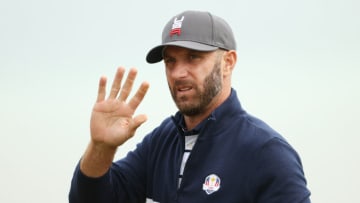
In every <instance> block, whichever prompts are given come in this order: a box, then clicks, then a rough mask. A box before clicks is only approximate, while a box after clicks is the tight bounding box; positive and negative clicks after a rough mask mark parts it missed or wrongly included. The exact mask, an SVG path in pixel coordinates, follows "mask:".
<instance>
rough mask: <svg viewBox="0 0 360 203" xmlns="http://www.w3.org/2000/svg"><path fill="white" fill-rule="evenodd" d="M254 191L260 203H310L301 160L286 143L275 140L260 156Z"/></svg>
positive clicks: (256, 169) (269, 143) (266, 146)
mask: <svg viewBox="0 0 360 203" xmlns="http://www.w3.org/2000/svg"><path fill="white" fill-rule="evenodd" d="M258 156H259V157H258V158H259V159H257V160H258V161H257V163H256V168H255V171H256V173H255V177H254V181H253V183H254V187H253V189H254V190H255V191H254V194H256V195H255V197H254V199H255V200H256V201H255V202H257V203H289V202H292V203H310V199H309V196H310V191H309V190H308V189H307V186H306V179H305V176H304V172H303V169H302V164H301V160H300V157H299V156H298V154H297V153H296V151H295V150H294V149H293V148H292V147H291V146H290V145H289V144H288V143H287V142H286V141H284V140H282V139H279V138H273V139H271V140H270V141H268V142H267V143H266V144H264V145H263V146H262V148H261V149H260V150H259V153H258Z"/></svg>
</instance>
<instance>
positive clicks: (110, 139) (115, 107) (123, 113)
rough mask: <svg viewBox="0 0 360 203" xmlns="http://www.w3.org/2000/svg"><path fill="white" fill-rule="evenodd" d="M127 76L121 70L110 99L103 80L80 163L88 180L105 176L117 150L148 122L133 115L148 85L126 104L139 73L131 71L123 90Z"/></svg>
mask: <svg viewBox="0 0 360 203" xmlns="http://www.w3.org/2000/svg"><path fill="white" fill-rule="evenodd" d="M124 73H125V69H124V68H123V67H120V68H118V70H117V72H116V74H115V78H114V81H113V84H112V87H111V91H110V94H109V96H108V97H107V98H106V91H105V90H106V78H105V77H101V79H100V82H99V90H98V97H97V100H96V103H95V105H94V108H93V111H92V114H91V120H90V132H91V141H90V143H89V146H88V148H87V149H86V151H85V154H84V156H83V158H82V160H81V162H80V169H81V171H82V172H83V173H84V174H85V175H87V176H90V177H99V176H101V175H103V174H104V173H106V171H107V170H108V169H109V167H110V165H111V163H112V161H113V158H114V154H115V152H116V149H117V147H118V146H120V145H121V144H123V143H124V142H126V141H127V140H128V139H129V138H131V137H132V136H133V135H134V134H135V131H136V129H137V128H138V127H139V126H140V125H141V124H142V123H144V122H145V121H146V116H145V115H138V116H134V113H135V110H136V109H137V107H138V106H139V104H140V103H141V101H142V100H143V98H144V96H145V94H146V92H147V90H148V88H149V84H148V83H147V82H143V83H142V84H141V85H140V87H139V89H138V90H137V92H136V93H135V95H134V96H133V97H132V98H131V99H130V100H128V101H127V98H128V96H129V94H130V92H131V89H132V86H133V83H134V80H135V78H136V74H137V70H136V69H135V68H132V69H130V71H129V73H128V76H127V78H126V81H125V82H124V84H123V86H121V82H122V79H123V76H124Z"/></svg>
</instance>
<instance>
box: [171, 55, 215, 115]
mask: <svg viewBox="0 0 360 203" xmlns="http://www.w3.org/2000/svg"><path fill="white" fill-rule="evenodd" d="M220 63H221V61H220V60H217V61H216V63H215V65H214V67H213V69H212V71H211V72H210V73H209V75H207V76H206V77H205V79H204V85H203V86H202V88H201V87H198V86H196V84H194V83H193V82H192V81H188V80H186V81H175V85H174V88H173V89H171V88H170V86H169V88H170V92H171V96H172V98H173V100H174V102H175V104H176V106H177V107H178V109H179V111H180V112H181V113H182V114H183V115H186V116H196V115H200V114H201V113H202V112H204V111H205V110H206V108H207V107H208V105H209V104H210V103H211V101H212V100H213V98H214V97H215V96H216V95H217V94H218V93H219V92H220V91H221V89H222V80H221V77H222V76H221V64H220ZM184 84H189V85H191V86H192V88H193V89H194V90H195V94H193V95H192V96H191V97H190V96H180V97H179V96H178V95H177V90H176V87H177V86H178V85H184ZM188 101H192V102H188Z"/></svg>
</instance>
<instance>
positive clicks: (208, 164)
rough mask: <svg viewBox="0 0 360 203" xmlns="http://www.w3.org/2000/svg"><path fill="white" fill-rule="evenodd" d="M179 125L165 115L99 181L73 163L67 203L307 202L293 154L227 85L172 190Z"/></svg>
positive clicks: (177, 118) (297, 160)
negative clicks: (223, 98)
mask: <svg viewBox="0 0 360 203" xmlns="http://www.w3.org/2000/svg"><path fill="white" fill-rule="evenodd" d="M182 126H183V116H182V115H181V114H180V113H177V114H176V115H175V116H174V117H169V118H167V119H165V120H164V121H163V123H162V124H161V125H160V126H159V127H157V128H156V129H155V130H153V131H152V132H151V133H150V134H148V135H147V136H145V138H144V139H143V141H142V142H141V143H140V144H138V145H137V148H136V149H135V150H134V151H131V152H129V153H128V155H127V156H126V157H125V158H124V159H122V160H119V161H117V162H114V163H113V165H112V166H111V168H110V170H109V171H108V172H107V173H106V174H105V175H104V176H102V177H100V178H89V177H86V176H85V175H84V174H82V173H81V171H80V170H79V166H77V168H76V170H75V173H74V176H73V180H72V183H71V189H70V194H69V201H70V203H90V202H101V203H106V202H109V203H110V202H114V203H115V202H117V203H120V202H134V203H135V202H145V200H146V199H151V200H153V201H154V202H161V203H172V202H186V203H189V202H196V203H200V202H207V203H212V202H217V203H219V202H224V203H233V202H237V203H308V202H310V200H309V196H310V192H309V190H308V189H307V186H306V180H305V177H304V173H303V169H302V164H301V161H300V158H299V156H298V154H297V153H296V151H295V150H294V149H293V148H292V147H291V146H290V145H289V144H288V143H287V142H286V141H285V140H284V138H283V137H281V136H280V135H279V134H278V133H277V132H276V131H274V130H273V129H271V128H270V127H269V126H268V125H267V124H265V123H264V122H262V121H261V120H259V119H257V118H255V117H253V116H251V115H249V114H247V113H246V112H245V111H244V110H243V109H242V107H241V105H240V102H239V100H238V98H237V95H236V92H235V90H232V93H231V96H230V97H229V98H228V99H227V100H226V101H225V102H224V103H223V104H222V105H221V106H219V107H218V108H217V109H216V110H215V111H214V112H212V114H211V115H210V116H209V117H208V118H207V119H205V120H204V121H203V122H202V123H201V124H199V126H197V127H196V128H195V129H194V131H197V132H195V133H199V134H200V135H199V137H198V140H197V142H196V144H195V146H194V148H193V150H192V152H191V155H190V157H189V159H188V161H187V163H186V167H185V170H184V174H183V178H182V182H181V185H180V187H179V188H178V178H179V176H178V175H179V172H180V171H179V170H180V165H181V160H182V156H183V152H184V136H186V134H188V133H193V132H187V131H185V130H183V127H182Z"/></svg>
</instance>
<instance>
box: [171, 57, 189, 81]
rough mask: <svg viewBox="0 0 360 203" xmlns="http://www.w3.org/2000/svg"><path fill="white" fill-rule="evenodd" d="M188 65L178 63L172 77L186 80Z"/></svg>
mask: <svg viewBox="0 0 360 203" xmlns="http://www.w3.org/2000/svg"><path fill="white" fill-rule="evenodd" d="M188 68H189V67H188V64H187V63H184V62H181V61H177V62H176V63H175V64H174V67H173V69H172V71H171V76H172V77H174V78H184V77H186V76H187V75H188Z"/></svg>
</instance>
